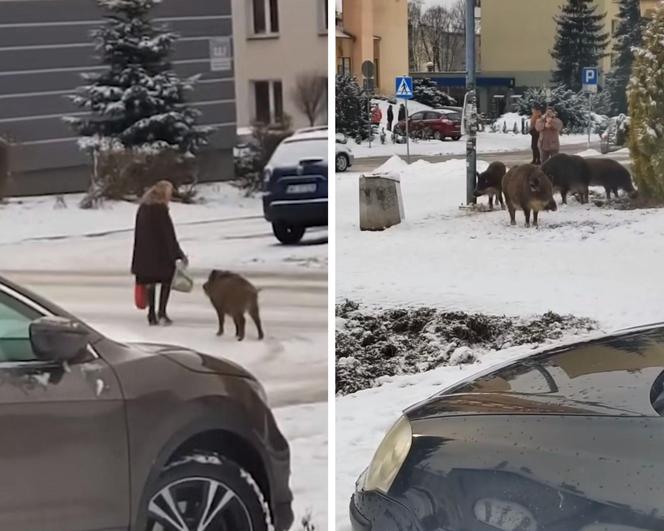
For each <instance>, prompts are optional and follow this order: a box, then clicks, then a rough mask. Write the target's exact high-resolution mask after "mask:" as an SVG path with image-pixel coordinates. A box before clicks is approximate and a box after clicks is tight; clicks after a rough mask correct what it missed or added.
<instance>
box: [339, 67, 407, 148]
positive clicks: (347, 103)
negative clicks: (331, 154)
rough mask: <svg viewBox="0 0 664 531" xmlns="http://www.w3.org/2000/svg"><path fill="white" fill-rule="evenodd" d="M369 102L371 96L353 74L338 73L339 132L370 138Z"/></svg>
mask: <svg viewBox="0 0 664 531" xmlns="http://www.w3.org/2000/svg"><path fill="white" fill-rule="evenodd" d="M368 103H369V96H368V95H367V93H366V92H365V91H364V89H362V88H361V87H360V86H359V85H358V84H357V80H356V79H355V78H354V77H353V76H351V75H348V74H339V75H337V79H336V90H335V104H334V108H335V116H336V131H337V133H343V134H344V135H346V136H349V137H350V138H356V139H357V138H361V139H362V140H364V139H366V138H369V116H368V114H367V113H368V111H367V105H368ZM395 117H396V110H395Z"/></svg>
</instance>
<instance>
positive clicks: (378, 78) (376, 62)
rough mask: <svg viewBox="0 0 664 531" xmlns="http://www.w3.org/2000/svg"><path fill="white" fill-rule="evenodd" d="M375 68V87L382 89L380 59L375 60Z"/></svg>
mask: <svg viewBox="0 0 664 531" xmlns="http://www.w3.org/2000/svg"><path fill="white" fill-rule="evenodd" d="M374 66H375V67H376V73H375V74H374V79H375V82H374V83H375V86H376V87H380V60H379V59H378V57H376V58H375V59H374Z"/></svg>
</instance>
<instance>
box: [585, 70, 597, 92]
mask: <svg viewBox="0 0 664 531" xmlns="http://www.w3.org/2000/svg"><path fill="white" fill-rule="evenodd" d="M598 80H599V71H598V69H597V68H584V69H583V71H582V72H581V84H582V85H583V90H584V91H586V92H597V82H598Z"/></svg>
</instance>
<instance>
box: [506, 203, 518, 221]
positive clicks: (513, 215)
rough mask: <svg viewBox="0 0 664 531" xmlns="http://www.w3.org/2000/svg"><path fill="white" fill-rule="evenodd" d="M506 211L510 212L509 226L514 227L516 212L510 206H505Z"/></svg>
mask: <svg viewBox="0 0 664 531" xmlns="http://www.w3.org/2000/svg"><path fill="white" fill-rule="evenodd" d="M507 209H508V210H509V212H510V225H516V210H514V207H513V206H512V205H509V204H508V205H507Z"/></svg>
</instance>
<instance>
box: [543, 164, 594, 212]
mask: <svg viewBox="0 0 664 531" xmlns="http://www.w3.org/2000/svg"><path fill="white" fill-rule="evenodd" d="M542 171H543V172H544V173H546V175H547V177H549V179H550V180H551V184H552V185H553V189H554V191H557V192H560V196H561V197H562V199H563V205H566V204H567V194H569V193H570V192H571V193H573V194H578V196H579V201H581V203H584V204H585V203H587V202H588V185H589V184H590V167H589V166H588V164H587V163H586V160H585V159H584V158H583V157H579V156H578V155H567V154H566V153H558V154H557V155H554V156H553V157H551V158H550V159H549V160H547V161H546V162H545V163H544V164H542Z"/></svg>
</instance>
